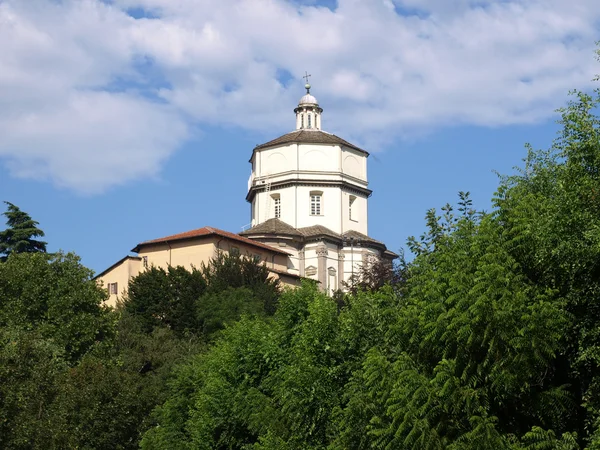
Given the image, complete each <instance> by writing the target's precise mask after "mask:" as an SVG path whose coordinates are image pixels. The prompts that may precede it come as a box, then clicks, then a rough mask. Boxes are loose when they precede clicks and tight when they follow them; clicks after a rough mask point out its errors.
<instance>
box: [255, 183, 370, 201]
mask: <svg viewBox="0 0 600 450" xmlns="http://www.w3.org/2000/svg"><path fill="white" fill-rule="evenodd" d="M290 186H311V187H341V188H342V189H343V190H345V191H347V192H351V193H355V194H360V195H364V196H366V197H370V196H371V194H372V193H373V191H372V190H371V189H367V188H363V187H360V186H356V185H355V184H351V183H349V182H347V181H339V180H331V181H328V180H306V179H296V180H283V181H279V182H274V183H271V190H273V189H283V188H286V187H290ZM265 188H266V185H260V186H256V185H254V186H252V187H251V188H250V190H249V191H248V194H247V195H246V201H247V202H248V203H252V199H253V198H254V196H255V195H256V194H257V193H259V192H262V191H264V190H265Z"/></svg>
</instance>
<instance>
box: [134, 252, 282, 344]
mask: <svg viewBox="0 0 600 450" xmlns="http://www.w3.org/2000/svg"><path fill="white" fill-rule="evenodd" d="M278 297H279V282H278V281H277V280H272V279H271V278H270V277H269V271H268V269H267V268H266V267H264V266H262V265H259V264H256V263H255V262H254V261H252V260H251V259H249V258H247V257H243V256H240V255H228V254H224V253H219V254H218V255H217V256H216V257H215V258H214V259H212V260H211V261H210V262H209V263H208V264H203V265H202V267H201V268H200V270H197V269H192V271H188V270H187V269H185V268H184V267H181V266H179V267H169V268H168V269H167V270H164V269H162V268H157V267H151V268H149V269H148V270H146V271H144V272H142V273H140V274H139V275H138V276H137V277H135V278H134V279H132V280H131V281H130V283H129V292H128V296H127V298H126V299H125V300H124V302H123V309H124V311H125V313H126V314H128V315H129V316H131V317H132V318H135V319H136V320H138V321H139V324H140V326H141V329H142V330H143V331H144V332H146V333H150V332H152V330H153V329H154V328H155V327H168V328H169V329H171V330H173V331H175V332H176V333H177V334H178V335H179V336H184V335H185V334H186V333H187V334H189V333H191V334H196V335H202V336H204V337H205V338H207V339H209V340H210V338H211V335H212V334H214V333H215V332H217V331H219V330H221V329H223V327H224V326H225V324H227V323H229V322H231V321H235V320H237V319H239V318H240V317H241V315H242V314H273V312H274V311H275V308H276V306H277V301H278Z"/></svg>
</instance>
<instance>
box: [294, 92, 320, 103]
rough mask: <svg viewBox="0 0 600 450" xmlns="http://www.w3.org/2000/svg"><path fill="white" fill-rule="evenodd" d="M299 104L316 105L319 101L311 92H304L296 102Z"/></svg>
mask: <svg viewBox="0 0 600 450" xmlns="http://www.w3.org/2000/svg"><path fill="white" fill-rule="evenodd" d="M298 104H299V105H306V104H309V105H318V104H319V102H318V101H317V99H316V98H315V97H314V96H313V95H311V94H305V95H304V96H303V97H302V98H301V99H300V101H299V102H298Z"/></svg>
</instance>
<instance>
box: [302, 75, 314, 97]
mask: <svg viewBox="0 0 600 450" xmlns="http://www.w3.org/2000/svg"><path fill="white" fill-rule="evenodd" d="M311 76H312V75H311V74H309V73H308V72H306V71H305V72H304V76H303V77H302V78H304V79H305V80H306V84H305V85H304V87H305V88H306V93H307V94H310V83H309V82H308V78H309V77H311Z"/></svg>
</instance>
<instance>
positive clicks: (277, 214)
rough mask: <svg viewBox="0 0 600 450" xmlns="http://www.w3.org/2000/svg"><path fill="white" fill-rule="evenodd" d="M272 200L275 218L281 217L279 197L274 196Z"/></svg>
mask: <svg viewBox="0 0 600 450" xmlns="http://www.w3.org/2000/svg"><path fill="white" fill-rule="evenodd" d="M273 202H274V203H275V218H276V219H279V218H280V217H281V197H275V198H274V199H273Z"/></svg>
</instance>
